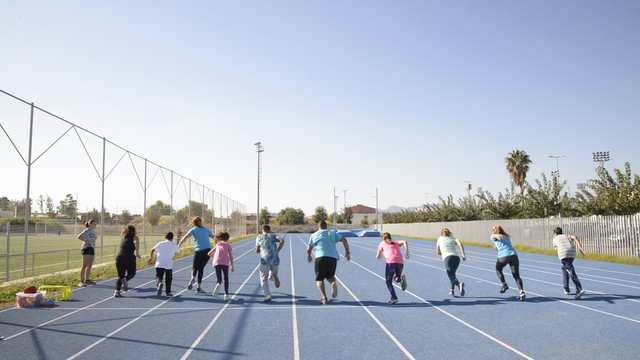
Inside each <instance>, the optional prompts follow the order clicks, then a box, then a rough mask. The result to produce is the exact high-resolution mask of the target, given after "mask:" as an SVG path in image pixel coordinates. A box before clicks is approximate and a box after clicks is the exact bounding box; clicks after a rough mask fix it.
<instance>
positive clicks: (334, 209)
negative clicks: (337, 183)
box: [333, 188, 338, 230]
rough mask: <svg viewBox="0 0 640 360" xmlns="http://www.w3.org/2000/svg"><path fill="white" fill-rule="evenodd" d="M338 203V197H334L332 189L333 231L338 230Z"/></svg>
mask: <svg viewBox="0 0 640 360" xmlns="http://www.w3.org/2000/svg"><path fill="white" fill-rule="evenodd" d="M337 201H338V196H336V188H333V230H338V224H337V222H338V219H337V215H336V203H337Z"/></svg>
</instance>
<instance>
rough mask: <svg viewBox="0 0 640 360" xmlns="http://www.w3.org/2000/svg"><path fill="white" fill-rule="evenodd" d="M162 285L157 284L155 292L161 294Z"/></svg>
mask: <svg viewBox="0 0 640 360" xmlns="http://www.w3.org/2000/svg"><path fill="white" fill-rule="evenodd" d="M162 287H163V285H162V283H160V284H158V289H156V294H157V295H158V296H160V295H162Z"/></svg>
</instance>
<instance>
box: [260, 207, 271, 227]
mask: <svg viewBox="0 0 640 360" xmlns="http://www.w3.org/2000/svg"><path fill="white" fill-rule="evenodd" d="M270 219H271V214H269V209H267V207H266V206H265V207H263V208H262V210H260V225H269V220H270Z"/></svg>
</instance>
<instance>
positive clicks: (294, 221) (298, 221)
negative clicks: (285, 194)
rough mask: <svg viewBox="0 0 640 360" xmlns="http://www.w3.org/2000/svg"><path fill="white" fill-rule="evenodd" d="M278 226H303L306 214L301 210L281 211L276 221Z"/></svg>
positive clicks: (288, 209) (286, 209)
mask: <svg viewBox="0 0 640 360" xmlns="http://www.w3.org/2000/svg"><path fill="white" fill-rule="evenodd" d="M275 223H276V225H302V224H304V212H303V211H302V210H301V209H294V208H290V207H288V208H285V209H282V210H280V212H279V213H278V216H276V219H275Z"/></svg>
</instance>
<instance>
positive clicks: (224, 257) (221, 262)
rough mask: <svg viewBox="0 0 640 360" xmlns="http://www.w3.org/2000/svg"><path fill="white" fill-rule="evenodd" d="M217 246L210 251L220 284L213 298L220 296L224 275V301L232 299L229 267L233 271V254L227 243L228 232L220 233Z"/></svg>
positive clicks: (216, 240) (217, 236)
mask: <svg viewBox="0 0 640 360" xmlns="http://www.w3.org/2000/svg"><path fill="white" fill-rule="evenodd" d="M214 241H215V244H216V245H215V246H214V247H213V249H211V251H209V256H210V257H213V267H214V268H215V269H216V277H217V278H218V283H217V284H216V287H215V289H213V294H212V295H213V296H218V292H220V284H222V278H223V275H224V301H227V300H229V299H230V296H229V265H231V271H233V255H232V254H231V245H229V244H228V243H227V241H229V233H228V232H220V233H218V234H217V235H216V236H215V238H214Z"/></svg>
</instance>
